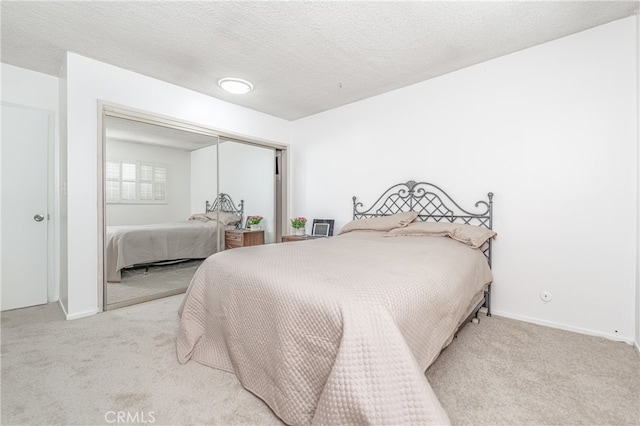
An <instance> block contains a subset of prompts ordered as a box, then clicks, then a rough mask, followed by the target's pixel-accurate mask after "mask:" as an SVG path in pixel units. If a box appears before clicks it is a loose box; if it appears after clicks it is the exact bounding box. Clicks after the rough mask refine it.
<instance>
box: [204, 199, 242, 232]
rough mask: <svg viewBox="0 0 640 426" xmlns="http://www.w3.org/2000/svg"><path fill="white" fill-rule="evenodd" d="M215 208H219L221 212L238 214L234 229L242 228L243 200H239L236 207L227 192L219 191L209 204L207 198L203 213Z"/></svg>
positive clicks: (212, 210)
mask: <svg viewBox="0 0 640 426" xmlns="http://www.w3.org/2000/svg"><path fill="white" fill-rule="evenodd" d="M216 210H220V211H223V212H229V213H234V214H236V215H238V216H240V220H239V221H238V223H237V224H236V229H240V228H242V225H243V224H242V221H243V218H244V217H243V216H244V200H240V202H239V203H238V207H236V205H235V204H234V202H233V200H232V199H231V197H230V196H229V195H228V194H224V193H222V192H221V193H220V194H218V197H217V198H216V200H215V201H214V202H213V204H211V203H210V202H209V201H208V200H207V203H206V205H205V210H204V211H205V213H211V212H214V211H216Z"/></svg>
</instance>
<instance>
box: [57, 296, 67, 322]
mask: <svg viewBox="0 0 640 426" xmlns="http://www.w3.org/2000/svg"><path fill="white" fill-rule="evenodd" d="M58 306H60V309H62V313H64V317H65V318H67V310H66V309H65V308H64V305H63V304H62V300H60V299H58Z"/></svg>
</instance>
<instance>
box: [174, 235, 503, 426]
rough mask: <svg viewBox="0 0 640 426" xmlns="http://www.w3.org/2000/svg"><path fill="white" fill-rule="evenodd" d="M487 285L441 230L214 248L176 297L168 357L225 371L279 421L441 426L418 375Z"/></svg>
mask: <svg viewBox="0 0 640 426" xmlns="http://www.w3.org/2000/svg"><path fill="white" fill-rule="evenodd" d="M491 280H492V276H491V271H490V268H489V267H488V264H487V260H486V258H485V256H484V255H483V254H482V252H481V251H480V250H479V249H477V248H473V247H471V246H469V245H467V244H463V243H461V242H459V241H456V240H454V239H452V238H448V237H447V236H444V234H443V236H433V235H421V234H416V235H411V234H409V235H407V236H404V235H400V236H395V237H392V236H388V233H387V232H385V231H372V230H353V231H351V232H348V233H345V234H341V235H339V236H336V237H332V238H323V239H316V240H310V241H304V242H296V243H283V244H270V245H265V246H254V247H246V248H241V249H234V250H230V251H225V252H220V253H217V254H215V255H213V256H211V257H209V258H208V259H207V260H206V261H205V262H204V263H203V264H202V266H201V267H200V269H199V270H198V271H197V272H196V274H195V276H194V278H193V280H192V282H191V285H190V286H189V289H188V290H187V293H186V295H185V299H184V301H183V303H182V306H181V308H180V329H179V332H178V338H177V355H178V360H179V362H180V363H186V362H188V361H189V360H193V361H196V362H199V363H201V364H204V365H208V366H210V367H213V368H217V369H221V370H225V371H229V372H232V373H234V374H235V375H236V376H237V377H238V379H239V380H240V382H241V383H242V384H243V386H244V387H245V388H246V389H248V390H249V391H251V392H253V393H254V394H255V395H257V396H258V397H260V398H261V399H262V400H264V401H265V402H266V403H267V404H268V405H269V406H270V407H271V409H272V410H273V411H274V412H275V413H276V415H277V416H278V417H280V418H281V419H282V420H283V421H284V422H285V423H287V424H292V425H306V424H333V425H346V424H351V425H353V424H379V425H382V424H384V425H399V424H403V425H404V424H419V425H427V424H446V423H448V422H449V420H448V417H447V414H446V412H445V411H444V410H443V408H442V407H441V405H440V403H439V401H438V399H437V398H436V396H435V394H434V392H433V391H432V389H431V387H430V385H429V383H428V382H427V379H426V377H425V374H424V373H425V371H426V369H427V368H428V367H429V365H431V363H432V362H433V361H434V360H435V359H436V357H437V356H438V354H439V353H440V351H441V350H442V349H443V348H444V347H445V346H446V345H448V344H449V343H450V342H451V339H452V338H453V333H454V332H455V331H456V329H457V328H458V326H459V325H460V324H461V322H462V321H463V320H464V319H465V318H466V317H467V315H468V314H469V313H470V312H471V310H472V309H473V308H474V307H476V306H477V304H478V302H480V301H481V299H482V296H483V294H482V293H483V289H485V287H486V286H487V284H488V283H490V282H491ZM197 391H198V390H197V389H194V392H197Z"/></svg>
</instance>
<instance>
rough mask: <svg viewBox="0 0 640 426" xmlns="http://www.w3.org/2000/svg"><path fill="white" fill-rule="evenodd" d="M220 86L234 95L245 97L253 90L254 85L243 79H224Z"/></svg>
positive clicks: (219, 82)
mask: <svg viewBox="0 0 640 426" xmlns="http://www.w3.org/2000/svg"><path fill="white" fill-rule="evenodd" d="M218 86H220V87H222V89H223V90H225V91H227V92H229V93H233V94H234V95H244V94H245V93H249V92H250V91H252V90H253V85H252V84H251V83H249V82H248V81H246V80H243V79H241V78H223V79H221V80H220V81H218Z"/></svg>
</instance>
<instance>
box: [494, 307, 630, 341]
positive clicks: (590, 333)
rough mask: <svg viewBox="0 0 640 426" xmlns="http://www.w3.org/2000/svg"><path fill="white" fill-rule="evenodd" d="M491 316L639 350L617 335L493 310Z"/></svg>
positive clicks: (628, 339) (627, 339) (625, 338)
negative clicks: (595, 338) (609, 341)
mask: <svg viewBox="0 0 640 426" xmlns="http://www.w3.org/2000/svg"><path fill="white" fill-rule="evenodd" d="M491 314H492V315H496V316H499V317H505V318H510V319H514V320H518V321H524V322H530V323H532V324H538V325H543V326H545V327H551V328H557V329H559V330H566V331H572V332H574V333H579V334H586V335H588V336H596V337H604V338H605V339H609V340H614V341H616V342H624V343H627V344H629V345H634V346H636V348H638V342H635V341H634V340H633V339H631V338H627V337H622V336H618V335H615V334H607V333H602V332H599V331H595V330H589V329H586V328H580V327H571V326H567V325H564V324H559V323H556V322H552V321H544V320H540V319H536V318H530V317H526V316H522V315H514V314H510V313H508V312H501V311H495V310H493V309H492V310H491Z"/></svg>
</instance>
